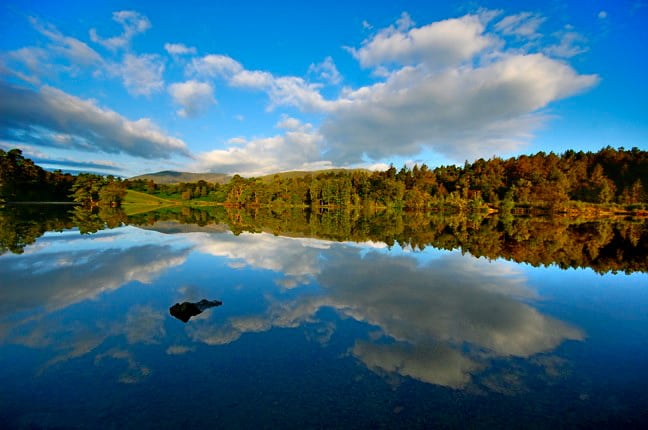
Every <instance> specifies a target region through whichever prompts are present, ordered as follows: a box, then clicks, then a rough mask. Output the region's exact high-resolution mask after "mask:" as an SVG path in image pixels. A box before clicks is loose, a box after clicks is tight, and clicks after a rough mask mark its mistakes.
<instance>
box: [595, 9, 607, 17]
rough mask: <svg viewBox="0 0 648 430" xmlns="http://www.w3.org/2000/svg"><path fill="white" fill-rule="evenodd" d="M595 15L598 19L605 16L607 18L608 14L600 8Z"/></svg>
mask: <svg viewBox="0 0 648 430" xmlns="http://www.w3.org/2000/svg"><path fill="white" fill-rule="evenodd" d="M597 16H598V17H599V19H605V18H607V16H608V14H607V12H606V11H604V10H602V11H600V12H599V13H598V15H597Z"/></svg>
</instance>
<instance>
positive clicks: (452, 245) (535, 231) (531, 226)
mask: <svg viewBox="0 0 648 430" xmlns="http://www.w3.org/2000/svg"><path fill="white" fill-rule="evenodd" d="M183 211H184V212H181V213H178V211H176V212H171V211H167V212H164V213H160V214H157V215H156V213H149V214H147V215H146V216H147V219H146V221H145V222H143V223H144V224H153V223H155V222H156V221H158V220H169V219H174V218H173V217H174V216H176V218H175V219H176V220H178V221H180V222H190V223H194V224H199V225H201V226H205V225H209V224H210V223H226V224H227V225H228V227H229V228H230V229H231V230H232V231H233V232H234V233H235V234H239V233H241V232H261V231H265V232H268V233H273V234H276V235H282V236H292V237H312V238H319V239H326V240H333V241H356V242H367V241H374V242H384V243H386V244H387V245H389V246H391V245H394V244H396V243H398V244H399V245H401V246H406V247H411V248H414V249H424V248H425V247H428V246H432V247H435V248H440V249H461V250H462V251H465V252H469V253H471V254H472V255H475V256H477V257H488V258H505V259H507V260H512V261H516V262H520V263H529V264H532V265H534V266H538V265H557V266H559V267H561V268H570V267H572V268H587V267H589V268H592V269H593V270H595V271H597V272H599V273H604V272H608V271H622V272H628V273H630V272H646V271H648V223H646V222H645V221H643V220H640V221H628V220H622V219H602V220H594V221H593V220H585V221H583V220H578V219H572V218H561V217H556V218H546V217H536V218H527V217H508V218H499V217H497V216H491V217H476V218H468V217H465V216H455V217H441V216H438V215H437V214H434V213H423V212H413V213H409V212H405V213H394V212H387V211H382V212H373V213H361V212H359V211H322V212H312V211H309V210H301V209H289V210H286V211H282V212H274V211H271V210H254V211H244V210H233V209H229V210H228V211H227V212H225V210H224V209H223V208H219V210H215V209H211V210H210V211H205V210H200V209H190V208H184V209H183ZM140 221H142V220H135V219H131V220H130V222H134V223H136V224H138V223H140Z"/></svg>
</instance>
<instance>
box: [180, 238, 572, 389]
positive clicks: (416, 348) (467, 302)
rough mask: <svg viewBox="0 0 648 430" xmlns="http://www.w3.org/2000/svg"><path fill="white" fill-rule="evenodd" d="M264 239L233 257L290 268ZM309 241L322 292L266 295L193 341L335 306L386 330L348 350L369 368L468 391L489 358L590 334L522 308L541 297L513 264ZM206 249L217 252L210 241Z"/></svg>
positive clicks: (213, 340)
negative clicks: (249, 311) (260, 306)
mask: <svg viewBox="0 0 648 430" xmlns="http://www.w3.org/2000/svg"><path fill="white" fill-rule="evenodd" d="M259 236H260V237H259V238H258V239H259V240H258V241H257V242H256V243H257V244H261V246H260V247H259V246H252V245H251V244H249V245H246V242H247V240H246V238H243V240H241V241H240V242H238V246H237V247H236V249H237V254H236V258H237V259H242V260H244V261H246V262H247V263H251V262H254V261H256V259H257V257H258V255H259V254H260V253H262V254H264V255H266V256H272V257H273V258H272V259H271V260H269V259H268V258H269V257H268V258H266V259H263V262H264V264H266V266H270V267H275V268H281V267H286V265H287V266H288V267H290V265H289V263H288V264H286V262H289V261H291V259H290V255H291V254H292V251H290V252H285V250H286V249H289V247H288V243H286V242H288V241H287V240H285V239H281V238H274V237H273V236H270V235H259ZM308 244H309V242H305V243H302V246H303V248H300V249H301V256H302V257H301V258H302V260H303V261H309V262H311V263H312V267H317V270H312V271H311V273H309V275H312V276H314V279H315V281H316V282H317V283H318V284H319V285H320V286H321V287H323V289H322V291H321V294H318V295H305V296H298V297H296V298H295V299H294V300H291V301H286V300H282V299H269V305H268V308H267V310H266V311H265V313H263V314H261V315H253V316H244V317H241V316H236V317H231V318H230V319H228V321H227V322H226V323H225V324H224V325H218V326H213V325H209V324H208V323H207V322H206V323H204V324H202V325H199V326H193V327H192V328H191V329H190V336H191V337H192V338H193V339H195V340H200V341H202V342H205V343H207V344H210V345H222V344H226V343H229V342H233V341H235V340H237V339H238V338H240V337H241V335H243V334H244V333H258V332H263V331H267V330H270V329H271V328H272V327H297V326H299V325H300V324H302V323H304V322H310V323H312V322H314V321H317V314H318V312H319V311H320V310H321V309H323V308H333V309H335V310H336V311H337V313H338V314H339V315H341V316H343V317H350V318H353V319H355V320H357V321H361V322H363V323H367V324H369V325H371V326H374V327H376V328H378V329H379V330H380V333H381V336H380V338H379V339H376V340H372V341H364V340H358V342H357V343H356V344H355V345H354V347H353V348H352V350H351V353H352V354H353V355H354V356H355V357H357V358H358V359H359V360H361V361H362V362H364V363H365V364H366V365H367V367H369V368H370V369H373V370H377V371H378V370H380V371H384V372H396V373H399V374H401V375H403V376H410V377H413V378H415V379H419V380H421V381H425V382H430V383H435V384H440V385H445V386H450V387H454V388H459V387H462V386H464V385H465V384H466V383H467V382H468V381H469V380H470V373H472V372H474V371H475V370H477V369H481V368H483V367H484V366H485V365H486V364H487V362H488V360H489V359H490V358H492V357H507V356H516V357H530V356H532V355H534V354H538V353H541V352H547V351H551V350H553V349H554V348H556V347H557V346H558V345H559V344H560V343H562V342H564V341H565V340H582V339H583V338H584V334H583V333H582V331H581V330H579V329H578V328H576V327H573V326H571V325H568V324H565V323H563V322H561V321H558V320H556V319H553V318H550V317H547V316H545V315H542V314H541V313H540V312H538V311H537V310H536V309H535V308H534V307H532V306H531V305H530V304H528V303H525V302H532V301H534V300H536V299H538V297H537V295H536V294H535V293H534V291H532V290H531V289H529V288H528V287H527V286H526V285H525V279H524V275H523V274H522V273H521V272H520V271H518V270H516V269H515V267H514V266H512V265H510V264H506V263H500V262H488V261H486V260H483V259H475V258H471V257H465V256H462V255H460V254H457V253H441V254H439V255H438V256H436V257H435V258H434V259H432V260H431V261H429V262H427V263H419V262H418V260H417V258H416V254H411V255H398V256H394V255H392V254H390V253H384V252H376V251H373V250H371V249H369V250H368V249H367V248H358V247H356V246H351V247H348V246H340V245H331V246H329V247H328V248H327V249H323V247H321V246H318V247H314V248H313V247H309V246H308ZM221 245H222V243H219V244H218V245H216V244H215V245H214V247H218V248H219V249H220V246H221ZM273 245H274V246H273ZM291 245H292V246H293V247H294V245H295V244H291ZM201 249H212V250H214V248H209V247H207V246H205V244H204V243H203V244H202V247H201ZM248 251H249V254H248ZM315 262H319V265H317V266H316V265H315ZM307 267H308V265H307ZM374 337H375V336H374Z"/></svg>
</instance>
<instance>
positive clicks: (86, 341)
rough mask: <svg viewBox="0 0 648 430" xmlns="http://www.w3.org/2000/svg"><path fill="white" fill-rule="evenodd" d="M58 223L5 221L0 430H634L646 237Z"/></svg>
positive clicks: (572, 229) (573, 229)
mask: <svg viewBox="0 0 648 430" xmlns="http://www.w3.org/2000/svg"><path fill="white" fill-rule="evenodd" d="M57 210H58V211H59V212H56V213H54V214H52V211H51V210H49V209H47V210H45V209H42V210H35V211H32V212H30V213H29V215H25V214H24V213H22V214H21V215H20V216H19V217H13V216H12V215H10V214H9V213H8V212H7V211H6V210H5V213H4V215H2V217H0V221H1V223H0V227H1V230H2V248H1V249H2V250H3V251H4V252H3V253H2V254H1V255H0V284H1V287H0V387H2V389H1V390H0V424H2V427H3V428H155V429H159V428H174V429H177V428H197V427H206V428H249V429H258V428H299V429H303V428H408V429H411V428H438V427H440V428H466V427H468V428H493V427H495V428H556V427H586V428H596V427H598V428H611V427H618V426H623V427H625V428H634V427H636V428H640V427H643V426H645V425H646V423H647V422H648V392H647V391H646V387H647V386H648V370H647V369H648V265H647V262H648V252H647V251H646V248H647V247H648V244H647V243H646V242H647V238H648V234H647V230H648V227H647V226H646V222H645V221H644V220H638V221H637V220H634V221H632V222H629V221H606V222H592V221H579V222H572V221H570V220H564V219H563V220H538V221H535V220H531V219H522V218H519V219H518V218H515V219H508V220H497V219H493V218H482V219H477V220H461V219H458V218H453V219H446V220H445V221H443V222H441V221H439V220H437V219H435V218H433V217H432V218H430V217H428V218H425V216H423V215H414V214H406V215H398V216H396V215H388V214H373V215H372V217H369V218H367V217H363V216H361V214H339V213H337V214H328V213H323V214H311V213H300V214H297V215H296V214H293V218H294V219H292V220H287V219H286V218H285V217H282V216H280V214H264V215H261V214H258V213H257V214H249V213H238V214H232V213H228V214H227V220H226V221H223V217H224V215H223V214H222V213H220V214H215V213H209V212H204V211H203V212H202V213H201V212H200V211H194V210H189V209H188V208H186V210H184V212H179V213H175V214H169V213H167V214H157V215H152V214H144V215H140V217H139V218H138V217H131V218H128V217H124V216H123V214H122V215H120V217H121V218H119V217H118V218H115V219H117V220H118V221H115V220H114V219H113V220H112V221H111V222H106V221H105V218H104V221H97V219H95V218H92V216H94V215H92V214H90V215H89V216H87V217H85V218H84V217H83V215H82V214H79V213H77V214H75V215H74V216H73V217H72V218H70V217H69V215H68V214H67V210H68V208H65V209H57ZM30 217H31V218H30ZM218 217H220V218H218ZM421 217H423V219H421ZM129 220H130V221H129ZM93 222H94V224H92V223H93ZM88 226H90V227H88ZM92 226H94V227H92ZM106 227H112V228H106ZM82 232H83V233H84V234H82ZM576 250H577V251H578V252H576ZM201 300H207V301H218V302H221V303H217V302H211V303H207V302H205V301H203V302H201ZM184 302H188V304H187V305H186V306H185V308H184V309H189V310H190V311H191V312H190V314H188V315H186V316H185V317H184V319H185V320H186V322H184V321H183V320H182V319H181V318H179V317H178V316H177V315H176V316H174V315H172V314H171V312H170V308H171V307H172V306H174V305H175V304H177V303H178V304H182V303H184ZM201 303H202V304H201ZM176 309H178V308H176Z"/></svg>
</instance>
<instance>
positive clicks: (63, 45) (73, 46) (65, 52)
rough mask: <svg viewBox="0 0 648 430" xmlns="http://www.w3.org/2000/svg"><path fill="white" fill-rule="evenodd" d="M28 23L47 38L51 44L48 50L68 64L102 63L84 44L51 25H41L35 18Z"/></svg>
mask: <svg viewBox="0 0 648 430" xmlns="http://www.w3.org/2000/svg"><path fill="white" fill-rule="evenodd" d="M30 22H31V24H32V26H33V27H34V28H35V29H36V30H37V31H38V32H40V33H41V34H43V35H45V36H47V37H48V38H49V39H50V40H51V41H52V42H53V44H52V45H50V48H51V49H53V50H54V51H55V52H56V53H57V54H59V55H60V56H62V57H64V58H66V59H67V60H68V61H69V62H70V64H74V65H82V66H88V65H97V64H100V63H101V62H102V59H101V56H100V55H99V54H98V53H97V52H96V51H95V50H94V49H92V48H90V47H89V46H88V45H87V44H85V43H84V42H81V41H80V40H78V39H75V38H73V37H69V36H65V35H63V34H62V33H61V32H60V31H58V30H57V29H56V27H54V26H53V25H51V24H43V23H41V22H39V21H38V20H37V19H35V18H30Z"/></svg>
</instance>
